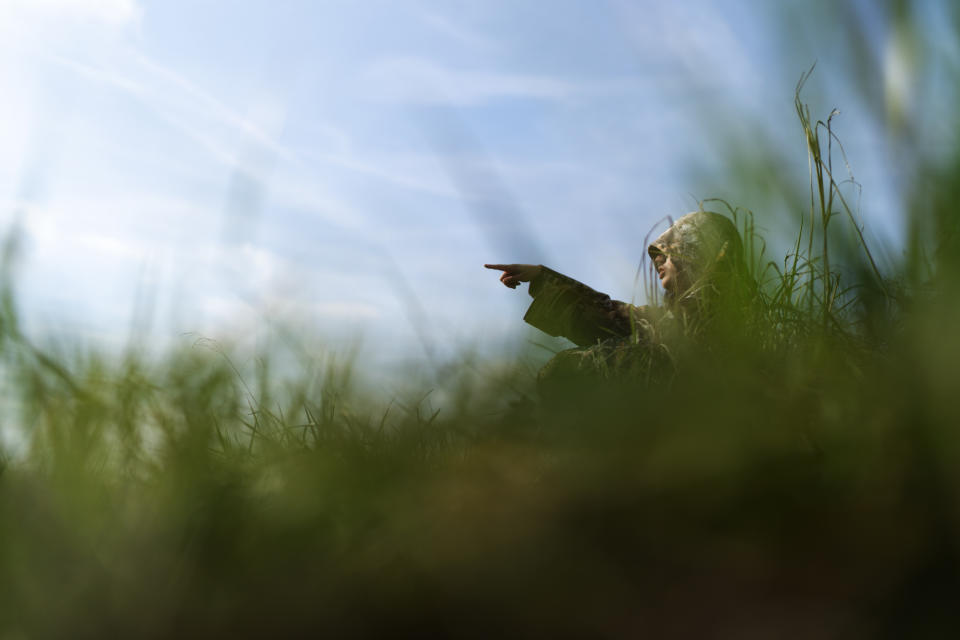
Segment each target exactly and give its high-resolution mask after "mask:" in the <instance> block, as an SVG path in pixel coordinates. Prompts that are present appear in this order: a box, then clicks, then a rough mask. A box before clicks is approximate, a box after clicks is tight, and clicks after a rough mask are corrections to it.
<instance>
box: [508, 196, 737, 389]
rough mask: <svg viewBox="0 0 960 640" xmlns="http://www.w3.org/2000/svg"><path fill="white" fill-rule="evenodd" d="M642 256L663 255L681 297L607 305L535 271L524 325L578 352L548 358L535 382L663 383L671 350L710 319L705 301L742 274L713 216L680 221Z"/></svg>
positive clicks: (733, 245) (580, 287)
mask: <svg viewBox="0 0 960 640" xmlns="http://www.w3.org/2000/svg"><path fill="white" fill-rule="evenodd" d="M647 251H648V253H649V255H650V257H651V259H653V258H655V257H656V256H657V255H658V254H665V255H668V256H670V257H671V259H672V260H673V262H674V264H675V265H676V266H677V270H678V276H680V277H679V278H678V280H680V281H681V282H682V283H684V284H683V285H682V290H681V291H679V292H667V294H666V295H665V305H664V306H663V307H657V306H635V305H632V304H628V303H625V302H621V301H619V300H612V299H611V298H610V296H608V295H607V294H605V293H600V292H599V291H595V290H594V289H591V288H590V287H588V286H587V285H585V284H583V283H581V282H578V281H576V280H574V279H573V278H569V277H567V276H565V275H563V274H560V273H557V272H556V271H554V270H552V269H549V268H547V267H542V269H541V273H540V275H539V276H537V278H535V279H534V280H532V281H531V282H530V295H531V297H533V302H532V303H531V304H530V308H529V309H528V310H527V313H526V314H525V315H524V318H523V319H524V320H525V321H526V322H527V323H529V324H531V325H533V326H534V327H536V328H538V329H540V330H541V331H544V332H546V333H549V334H550V335H553V336H563V337H565V338H567V339H569V340H571V341H572V342H573V343H574V344H576V345H578V348H576V349H568V350H566V351H562V352H560V353H558V354H557V355H556V356H555V357H554V358H553V359H552V360H550V362H548V363H547V364H546V365H545V366H544V367H543V369H542V370H541V371H540V375H539V376H538V378H539V379H540V381H541V382H544V381H552V380H571V379H575V378H577V377H582V376H600V377H603V378H609V377H623V376H629V377H634V378H640V379H645V380H651V379H660V378H662V377H663V376H664V375H667V374H668V373H669V372H672V371H673V369H674V362H673V358H672V356H671V345H672V344H676V341H677V340H679V339H680V338H681V337H683V336H688V335H689V334H690V333H691V332H693V331H699V330H700V328H702V325H703V324H704V323H705V322H708V321H709V318H710V317H712V313H711V311H710V307H711V304H710V303H711V302H712V301H714V300H715V299H718V298H719V297H722V296H723V295H724V293H725V292H726V291H730V290H731V285H732V283H733V282H734V281H738V280H740V279H742V278H745V276H746V269H745V266H744V265H743V248H742V244H741V241H740V236H739V234H738V233H737V230H736V227H735V226H734V225H733V223H732V222H731V221H730V220H729V219H728V218H726V217H724V216H722V215H720V214H717V213H711V212H705V211H697V212H694V213H690V214H687V215H685V216H683V217H681V218H680V219H678V220H677V221H676V222H675V223H674V224H673V225H671V227H670V228H669V229H668V230H667V231H666V232H664V233H663V234H662V235H661V236H660V237H658V238H657V239H656V240H655V241H654V242H653V243H652V244H651V245H650V246H649V247H648V250H647ZM744 281H746V280H744ZM694 328H695V329H694Z"/></svg>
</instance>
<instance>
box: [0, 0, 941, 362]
mask: <svg viewBox="0 0 960 640" xmlns="http://www.w3.org/2000/svg"><path fill="white" fill-rule="evenodd" d="M821 4H823V3H821ZM841 4H844V3H841ZM921 4H923V3H921ZM928 4H929V6H930V10H929V11H924V12H918V13H919V14H921V15H922V16H925V17H924V19H925V20H927V21H928V24H930V25H932V26H931V28H936V25H941V26H942V20H939V13H938V11H940V10H941V9H942V3H928ZM845 5H849V12H850V15H851V16H853V17H852V18H851V19H852V20H854V21H855V23H856V24H860V25H861V26H862V27H863V31H862V33H863V34H865V37H866V39H867V49H866V50H867V51H869V52H872V53H875V54H876V56H875V60H868V61H867V62H866V63H863V62H862V61H861V62H859V63H857V64H860V65H861V66H859V67H857V68H858V69H860V76H861V77H859V79H858V80H857V81H856V82H851V78H850V77H849V75H848V74H849V73H850V69H851V68H852V67H851V64H853V63H852V62H851V61H850V60H849V59H847V58H849V57H850V55H851V50H850V48H849V42H846V40H845V36H844V34H843V33H842V31H840V32H838V30H842V29H843V24H844V23H842V22H841V23H839V25H837V24H833V26H832V27H831V28H824V25H823V24H821V23H818V22H817V20H818V19H822V17H823V16H822V15H821V16H820V18H818V17H817V14H816V12H799V11H798V12H796V13H794V14H791V13H789V12H786V11H784V12H777V13H771V11H770V10H767V9H764V7H765V6H766V4H765V3H761V2H759V1H757V2H749V1H742V2H722V3H717V2H704V1H695V2H678V3H663V2H653V1H650V2H641V1H630V0H620V1H615V0H607V1H604V0H591V1H585V0H584V1H562V0H561V1H557V2H550V3H546V2H517V1H515V0H514V1H501V0H476V1H444V2H442V1H433V2H430V1H414V0H408V1H403V2H399V1H382V0H365V1H363V2H348V1H339V0H325V1H320V0H315V1H302V2H299V1H294V0H288V1H285V2H253V1H246V2H241V1H237V2H222V1H220V2H216V1H213V0H190V1H189V2H186V1H184V2H181V1H178V0H4V2H3V3H0V95H3V96H4V99H3V104H2V106H0V139H2V140H4V143H5V144H4V147H5V149H4V153H3V154H0V202H2V203H3V204H2V211H3V215H4V216H5V217H4V218H3V219H4V220H8V221H13V220H19V221H20V224H21V227H22V233H23V236H22V239H23V241H24V242H23V253H22V259H21V261H20V271H19V277H18V284H19V290H20V294H21V302H22V305H23V307H24V312H25V314H26V316H27V318H28V320H29V322H30V324H31V326H33V327H35V330H37V331H40V332H43V331H68V332H71V333H73V334H75V335H79V336H83V337H85V338H89V339H91V340H97V341H103V342H105V343H122V342H123V341H124V340H125V339H126V337H127V335H128V332H129V330H130V327H131V323H132V321H133V319H135V318H141V319H142V318H146V317H150V318H152V319H153V322H152V325H151V327H152V328H151V335H152V336H153V338H154V339H157V340H160V341H163V340H168V339H172V340H176V339H179V338H178V337H179V336H180V335H181V334H182V333H184V332H195V333H199V334H203V335H208V336H211V337H216V338H222V339H226V338H232V339H239V340H244V339H249V338H251V337H252V336H253V337H255V336H256V335H258V332H260V331H261V330H262V328H263V326H264V323H265V322H266V319H267V318H281V317H282V318H284V321H285V322H288V323H290V324H291V325H293V326H294V327H297V328H300V329H304V330H308V331H310V332H312V333H314V334H316V335H317V336H320V337H321V338H323V339H327V340H329V341H332V342H335V343H336V342H338V341H344V340H346V339H348V338H349V337H351V336H357V335H363V336H364V340H365V344H366V345H367V349H368V351H370V352H375V353H389V354H394V355H398V354H409V353H416V352H417V351H418V350H419V349H420V348H421V347H422V339H423V338H424V336H429V338H428V340H429V341H430V342H432V343H435V344H443V345H460V344H463V343H464V342H470V343H474V344H476V345H478V346H480V347H492V346H499V345H502V344H505V343H508V342H510V341H511V340H516V339H520V338H522V337H523V336H525V335H527V334H525V333H523V331H524V329H523V326H522V322H521V320H520V318H521V315H522V313H523V309H524V307H525V304H526V302H527V300H526V299H525V294H520V293H518V292H515V291H510V290H507V289H505V288H503V287H501V286H499V283H498V282H497V279H496V275H495V274H494V273H492V272H487V271H485V270H483V269H482V268H481V265H482V264H483V263H484V262H527V261H529V262H543V263H545V264H549V265H550V266H553V267H554V268H556V269H558V270H561V271H563V272H566V273H569V274H571V275H573V276H575V277H578V278H579V279H581V280H583V281H585V282H587V283H589V284H591V285H592V286H594V287H595V288H598V289H601V290H604V291H608V292H610V293H611V294H612V295H614V297H618V298H620V299H634V300H638V301H639V300H642V299H643V297H644V293H643V291H642V289H638V288H636V287H635V286H634V274H635V272H636V269H637V266H638V263H639V260H640V259H641V258H642V255H643V253H644V246H643V239H644V237H645V236H646V235H647V234H648V233H649V232H650V231H651V230H652V229H654V228H655V227H656V225H657V224H658V222H659V223H660V227H657V228H662V227H663V223H662V220H663V219H664V218H665V217H666V216H674V217H676V216H679V215H681V214H683V213H684V212H686V211H689V210H692V209H695V208H696V203H697V200H698V199H700V198H705V197H711V196H722V197H727V198H729V199H731V200H732V201H734V202H736V203H737V204H741V205H743V206H747V207H750V208H755V209H757V208H761V207H763V206H768V207H773V206H774V205H771V204H770V200H769V199H766V200H762V199H759V196H754V195H751V194H749V193H737V192H736V191H735V190H726V189H725V186H729V185H730V184H731V183H730V182H729V181H725V176H727V175H728V174H729V163H730V162H729V158H728V157H726V153H727V151H726V149H727V147H725V142H724V140H725V139H726V138H725V136H727V135H729V136H732V137H733V139H735V140H738V141H740V142H741V143H744V142H745V143H746V144H747V145H748V146H749V144H750V141H751V140H752V139H753V140H756V141H758V142H757V143H758V144H759V139H760V138H761V137H762V138H763V139H764V140H768V141H770V143H771V144H773V145H774V146H775V147H778V148H781V149H782V150H783V153H782V157H783V163H784V164H783V166H782V170H783V171H784V172H785V173H790V174H791V178H790V180H799V181H800V183H801V184H802V183H803V182H804V181H805V179H806V160H805V156H804V148H803V141H802V137H801V134H800V132H799V127H798V126H797V124H796V121H795V117H794V115H793V106H792V100H793V89H794V86H795V84H796V82H797V79H798V77H799V75H800V73H801V72H802V71H804V70H806V69H807V68H808V67H809V66H810V64H812V63H813V62H814V61H817V62H818V69H819V71H818V74H817V75H815V76H814V79H813V80H812V81H811V85H810V88H809V90H808V94H807V97H808V98H809V100H810V101H811V103H812V106H813V108H814V109H815V111H817V110H820V112H819V113H818V115H821V116H826V114H827V112H828V111H829V109H830V108H831V107H834V106H840V107H841V108H842V110H843V111H844V119H842V120H841V121H840V123H839V127H840V131H841V135H842V136H844V140H845V142H846V143H847V151H848V154H849V156H850V159H851V163H852V165H853V166H854V168H855V172H856V175H857V178H858V180H859V181H860V182H861V183H862V184H863V189H864V194H865V195H864V203H863V204H864V209H865V210H869V211H870V212H871V214H870V215H871V217H870V220H869V222H870V224H871V225H873V229H874V232H875V233H876V234H878V242H880V243H881V244H886V245H888V246H891V247H893V249H894V250H895V249H896V245H897V242H898V241H897V238H898V237H899V235H901V234H902V230H901V229H902V223H901V221H900V220H899V218H898V217H897V214H898V209H897V202H898V198H899V197H900V195H901V194H899V193H898V191H897V188H898V187H897V184H898V183H897V180H896V179H895V178H896V176H897V175H899V173H898V172H899V171H901V169H899V168H898V165H897V162H896V161H895V160H894V159H893V157H892V155H893V153H894V151H895V149H892V148H890V147H889V146H885V145H886V143H885V142H883V140H885V137H884V135H882V134H883V133H884V132H885V131H887V129H885V128H882V127H889V124H890V112H891V110H894V109H901V110H903V109H905V110H907V112H908V113H909V114H913V113H914V111H915V110H916V109H919V108H921V107H922V108H923V109H924V113H927V112H928V111H930V112H931V113H936V106H935V105H927V106H924V105H921V107H918V106H917V105H916V104H914V103H916V102H917V101H918V100H917V99H916V95H917V93H916V87H915V86H914V85H915V82H916V79H915V76H916V70H915V62H912V59H911V57H910V55H909V52H910V48H909V47H906V48H904V47H900V48H898V46H897V42H901V41H900V40H897V37H898V36H897V34H896V33H894V32H893V31H892V30H891V28H890V23H889V20H888V19H887V17H885V15H884V14H883V12H882V11H880V12H878V11H875V10H874V9H871V3H864V2H854V1H851V2H849V3H845ZM825 6H827V7H828V8H829V6H830V3H826V4H825ZM924 6H926V5H924ZM804 20H807V22H804ZM946 35H950V34H946ZM901 40H902V39H901ZM941 41H942V42H943V45H942V47H941V50H940V53H939V55H942V56H943V57H944V58H945V59H947V60H953V61H956V60H957V55H958V52H957V48H956V40H955V38H949V37H943V38H941ZM901 44H902V43H901ZM864 65H865V66H864ZM911 65H914V66H911ZM864 69H867V73H866V74H864V73H863V70H864ZM864 75H865V76H866V77H862V76H864ZM858 82H859V83H861V84H862V83H865V85H866V86H867V89H866V90H864V89H863V88H862V87H861V86H860V84H857V83H858ZM874 89H876V91H878V92H879V93H878V94H877V95H880V96H881V98H882V101H883V105H884V106H883V108H881V109H880V110H879V111H877V110H876V105H873V106H872V107H871V106H870V105H869V103H868V98H869V96H870V95H871V94H870V92H871V91H873V90H874ZM936 90H937V89H936V87H933V88H930V89H929V90H928V91H927V93H925V94H923V95H927V94H930V93H931V92H934V93H935V92H936ZM948 93H949V92H948ZM946 97H949V95H948V96H946ZM946 97H944V96H941V98H944V99H945V98H946ZM871 108H873V111H871ZM911 110H913V111H911ZM931 110H932V111H931ZM876 113H883V114H885V115H884V117H885V118H886V120H885V121H884V122H882V123H878V121H877V120H876ZM718 128H719V129H720V131H719V132H718ZM927 129H928V130H925V131H924V135H926V136H928V138H929V139H930V140H933V141H935V142H937V143H938V144H941V145H947V144H948V143H949V144H951V145H952V143H953V140H954V139H955V136H954V132H953V130H952V129H953V127H952V125H949V124H940V125H937V124H931V125H930V127H928V128H927ZM754 132H756V133H754ZM759 133H762V134H763V135H762V136H760V135H758V134H759ZM705 175H706V176H713V179H712V180H711V179H707V180H704V179H703V176H705ZM752 197H756V198H757V199H756V201H751V198H752ZM741 198H742V199H741ZM802 204H803V203H797V206H798V207H802ZM781 205H783V203H781ZM790 206H792V205H786V207H787V208H790ZM797 213H798V214H799V213H800V211H797ZM771 215H772V214H771ZM771 220H772V218H771ZM770 225H771V226H772V225H773V222H770Z"/></svg>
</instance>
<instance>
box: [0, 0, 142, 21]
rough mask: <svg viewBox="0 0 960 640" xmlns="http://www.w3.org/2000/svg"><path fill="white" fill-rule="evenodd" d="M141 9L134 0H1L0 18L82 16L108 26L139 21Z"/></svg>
mask: <svg viewBox="0 0 960 640" xmlns="http://www.w3.org/2000/svg"><path fill="white" fill-rule="evenodd" d="M142 15H143V9H142V8H141V7H140V6H139V5H138V4H137V2H136V1H135V0H4V1H3V2H2V3H0V18H3V19H19V20H37V19H39V20H50V19H53V20H57V19H68V20H76V19H85V20H91V21H96V22H100V23H103V24H106V25H110V26H116V27H120V26H126V25H129V24H134V23H136V22H138V21H139V20H140V17H141V16H142Z"/></svg>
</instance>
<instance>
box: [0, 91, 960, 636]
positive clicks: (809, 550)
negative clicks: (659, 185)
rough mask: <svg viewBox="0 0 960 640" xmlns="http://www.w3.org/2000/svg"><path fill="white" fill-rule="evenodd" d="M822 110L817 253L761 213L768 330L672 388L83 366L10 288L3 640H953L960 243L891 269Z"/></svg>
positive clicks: (211, 348) (742, 336)
mask: <svg viewBox="0 0 960 640" xmlns="http://www.w3.org/2000/svg"><path fill="white" fill-rule="evenodd" d="M797 107H798V113H799V115H800V116H801V123H802V125H803V127H804V131H805V133H806V139H807V143H808V150H809V152H810V154H811V167H812V172H811V175H812V184H811V186H812V189H811V193H812V194H813V197H812V201H811V203H810V210H809V212H808V213H807V214H805V217H804V222H803V228H802V229H800V230H799V233H798V235H797V240H796V243H795V246H794V249H793V251H792V252H791V253H790V254H789V255H787V256H786V257H785V259H783V260H776V261H771V260H770V258H769V257H768V256H765V255H764V254H763V251H762V239H760V238H758V237H757V236H756V235H755V234H754V233H753V228H752V217H751V216H750V215H748V214H747V213H746V212H742V211H739V210H736V209H735V208H732V211H731V213H734V214H735V216H736V218H737V221H738V223H739V224H740V226H741V229H743V231H744V235H745V239H746V240H747V241H748V242H747V244H748V245H749V246H750V248H751V250H750V251H749V252H748V255H749V256H750V257H751V260H750V261H751V267H752V269H753V273H754V275H755V277H756V278H757V279H758V281H759V282H760V284H761V295H760V298H761V303H760V304H759V305H758V308H757V312H756V314H755V317H754V320H753V322H751V323H749V325H748V326H744V327H739V328H736V329H735V330H733V331H730V332H729V334H718V335H717V336H714V337H713V340H712V341H711V343H710V344H709V347H708V348H704V349H699V350H695V351H694V352H693V353H692V355H688V356H687V357H685V358H684V359H682V360H681V361H680V364H679V366H678V371H677V374H676V375H675V376H673V377H672V378H671V379H669V380H665V381H661V382H659V383H656V384H652V385H648V386H643V385H638V384H631V383H627V382H624V381H619V382H618V381H615V380H607V381H603V382H602V383H601V384H598V385H587V386H584V387H579V388H576V389H570V390H569V393H568V394H567V396H566V400H567V402H565V403H564V404H563V406H557V405H549V404H544V403H536V402H532V401H527V402H524V401H520V402H514V401H515V400H516V399H518V398H521V399H522V398H525V397H532V396H533V395H534V389H533V386H534V385H533V382H534V381H533V379H532V376H531V375H530V374H529V373H528V372H526V371H524V370H523V368H522V367H520V366H519V365H517V366H515V367H512V366H506V367H504V366H495V365H493V364H490V363H484V362H483V361H479V362H468V361H466V360H465V361H464V363H462V366H461V367H453V368H451V370H450V372H449V376H448V377H449V379H450V380H449V384H450V386H451V388H453V389H455V391H454V392H453V394H452V396H451V399H450V401H449V402H447V403H445V405H444V407H443V409H442V410H440V411H439V412H438V411H436V410H435V409H432V408H430V403H429V402H428V395H429V393H428V392H429V391H430V390H429V389H424V390H423V393H422V394H421V395H420V396H414V397H412V398H410V399H406V398H386V397H375V394H374V393H373V392H372V391H371V390H369V389H364V388H362V386H361V385H358V384H356V383H355V382H354V377H353V371H352V367H351V363H350V361H349V360H347V361H340V362H338V361H336V360H325V359H323V358H320V357H316V358H315V357H312V356H310V355H309V354H304V355H303V369H302V371H301V375H299V376H293V377H281V376H279V375H278V374H277V373H275V372H274V371H273V370H272V369H271V366H270V363H271V354H270V353H269V352H265V353H261V354H257V357H256V358H253V359H249V360H246V362H249V363H251V364H249V366H241V367H238V366H236V365H235V364H234V363H235V362H241V361H242V360H241V358H239V357H238V356H237V355H236V354H233V353H232V352H231V350H230V349H229V348H228V347H221V346H219V345H217V344H216V343H212V342H209V341H202V340H201V341H198V342H197V343H196V344H194V345H192V346H189V347H187V348H184V349H181V350H176V351H173V352H171V353H169V354H167V355H166V356H165V357H162V358H146V357H143V356H140V355H138V351H137V350H136V349H135V348H132V349H131V350H130V351H129V352H128V355H126V356H125V357H122V358H106V357H102V356H98V355H97V354H96V353H94V352H85V353H74V354H64V353H62V350H61V352H56V353H55V352H52V351H50V350H47V349H45V348H41V347H38V346H36V345H34V344H32V343H31V342H30V341H29V340H27V339H26V338H24V337H23V336H22V335H21V333H20V332H19V330H18V328H17V314H16V310H15V309H16V305H15V301H14V298H13V293H12V291H13V289H12V285H11V283H10V282H6V285H5V287H4V291H3V305H2V318H0V338H2V342H0V363H2V365H0V366H2V370H3V373H4V385H3V387H4V406H5V415H6V418H5V419H6V420H8V421H9V423H10V424H12V425H14V426H15V428H16V429H18V430H19V431H18V433H19V436H18V439H17V441H18V443H19V444H18V446H17V447H16V448H17V449H18V451H16V452H8V453H7V454H5V456H4V466H3V472H2V475H0V589H2V593H3V598H2V599H0V628H2V629H3V630H4V631H5V632H6V633H7V634H8V635H9V637H105V636H116V637H129V636H137V637H168V636H173V635H175V634H177V635H179V634H182V633H189V635H192V636H208V635H222V636H227V635H231V636H235V635H250V634H260V635H268V634H269V635H275V636H280V635H292V634H299V633H303V634H306V633H310V632H322V631H330V632H335V633H337V634H340V635H377V634H379V635H388V634H389V635H391V636H396V635H401V634H403V633H405V632H426V631H433V632H440V633H446V634H450V635H472V636H477V637H488V636H490V635H494V634H497V635H499V634H504V633H508V634H510V635H520V636H524V635H543V634H552V635H560V636H583V635H590V636H596V635H610V636H638V635H642V634H646V635H651V636H654V637H660V636H694V637H702V636H712V637H717V636H720V637H743V636H744V635H751V634H752V635H754V636H758V637H772V636H775V637H780V638H783V637H797V638H807V637H831V636H843V637H851V636H852V637H862V636H871V637H874V636H884V635H887V636H891V637H901V636H902V635H903V634H905V633H907V632H909V634H910V635H911V637H923V636H925V635H927V636H935V635H937V634H938V633H939V632H941V631H943V630H944V629H945V628H946V625H948V624H950V623H952V622H954V620H953V617H954V615H955V614H954V608H953V604H954V603H955V602H956V598H957V597H958V596H960V567H958V546H957V545H958V541H960V537H958V533H960V530H958V527H960V477H958V476H960V438H958V435H957V432H956V429H957V425H958V424H960V408H958V405H957V403H956V397H955V395H956V390H957V363H958V362H960V338H958V337H957V336H955V335H953V334H952V333H951V332H950V331H949V329H950V328H951V327H953V326H954V325H955V320H956V318H957V316H958V313H957V312H958V305H960V296H958V295H957V294H958V293H960V269H957V268H956V265H957V262H958V261H957V255H958V253H957V252H956V246H955V241H956V240H955V238H956V234H954V235H952V236H950V235H943V236H942V238H943V244H942V245H941V246H940V247H938V248H937V249H938V251H936V252H935V254H934V255H935V258H934V259H935V261H936V262H935V263H934V264H932V265H931V266H932V270H931V271H929V273H930V274H931V275H930V277H931V278H932V279H929V280H927V279H924V280H923V281H922V282H921V281H919V280H918V278H917V277H916V276H915V275H914V274H916V273H919V272H920V271H921V270H911V269H909V268H905V269H904V272H903V273H900V274H881V273H880V272H879V271H878V269H877V268H876V267H875V265H873V263H872V259H871V257H870V256H869V254H868V252H867V247H866V245H865V244H862V243H860V242H859V241H858V240H857V237H858V235H859V233H858V232H856V226H855V225H857V224H858V223H857V222H856V219H855V213H856V212H852V211H850V210H849V208H848V207H847V203H846V201H844V200H843V199H842V195H843V194H842V188H841V186H840V185H838V183H839V182H841V180H839V179H836V178H835V176H834V173H833V171H834V169H833V164H832V162H833V160H832V156H831V150H830V149H829V148H828V145H827V143H828V141H829V140H830V139H831V136H832V135H833V133H832V129H831V127H830V124H829V121H828V122H826V123H818V122H815V121H813V120H812V119H811V116H810V114H809V110H808V109H806V108H805V107H804V105H802V104H801V102H800V100H799V97H798V100H797ZM928 180H929V184H928V192H927V195H928V197H929V199H928V200H926V202H929V203H931V206H933V207H934V209H933V210H932V211H929V212H923V215H929V216H932V219H933V220H935V221H937V224H938V225H939V226H940V227H942V228H947V229H950V228H953V229H956V228H957V225H956V220H957V213H956V207H955V199H954V198H952V197H951V194H953V193H954V190H955V185H956V184H960V182H958V180H960V165H958V164H957V163H954V164H953V165H952V167H951V168H950V169H949V170H944V171H943V172H942V173H941V174H940V175H935V176H930V177H929V178H928ZM931 189H932V190H931ZM711 204H716V205H718V206H723V205H722V204H721V203H711ZM797 206H798V208H799V207H801V206H803V203H797ZM848 214H849V217H848ZM917 215H921V212H918V213H917ZM840 224H847V225H854V226H853V227H852V230H851V228H848V230H847V232H846V233H845V234H841V235H839V236H836V238H838V239H837V240H836V242H834V240H835V236H834V235H831V234H833V233H834V231H833V229H834V228H835V227H836V226H837V225H840ZM951 225H952V226H951ZM844 239H846V240H844ZM951 243H952V244H951ZM10 253H11V252H9V251H8V255H9V254H10ZM928 253H929V252H928ZM924 255H927V253H925V254H924ZM911 259H913V260H920V259H921V257H920V255H919V254H917V255H914V256H908V259H907V265H908V266H909V264H910V260H911ZM5 273H6V274H9V273H10V265H9V264H7V265H6V268H5ZM468 371H469V373H470V375H467V373H468Z"/></svg>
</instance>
